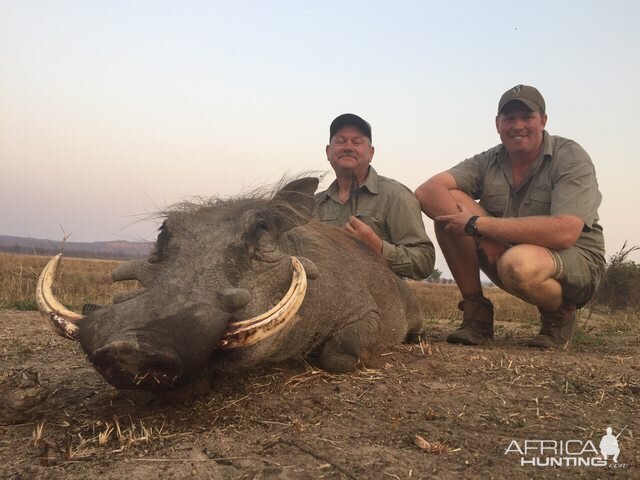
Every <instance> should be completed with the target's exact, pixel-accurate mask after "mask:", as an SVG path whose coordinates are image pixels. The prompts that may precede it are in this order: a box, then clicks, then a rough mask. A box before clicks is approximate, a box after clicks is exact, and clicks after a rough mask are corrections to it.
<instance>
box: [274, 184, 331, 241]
mask: <svg viewBox="0 0 640 480" xmlns="http://www.w3.org/2000/svg"><path fill="white" fill-rule="evenodd" d="M319 183H320V180H318V179H317V178H315V177H305V178H299V179H297V180H294V181H293V182H289V183H287V184H286V185H285V186H284V187H282V189H281V190H280V191H279V192H278V193H276V194H275V196H274V197H273V206H274V208H275V209H276V210H277V211H278V213H279V214H280V220H281V222H282V223H281V227H282V228H283V230H288V229H289V228H293V227H295V226H296V225H303V224H305V223H307V222H308V221H309V220H311V215H312V214H313V208H314V206H315V199H314V197H313V194H314V193H315V191H316V189H317V188H318V184H319Z"/></svg>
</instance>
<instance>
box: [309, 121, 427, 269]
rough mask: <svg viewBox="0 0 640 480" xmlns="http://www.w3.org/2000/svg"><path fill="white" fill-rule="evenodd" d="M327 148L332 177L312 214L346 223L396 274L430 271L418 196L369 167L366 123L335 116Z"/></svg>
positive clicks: (348, 229) (340, 224)
mask: <svg viewBox="0 0 640 480" xmlns="http://www.w3.org/2000/svg"><path fill="white" fill-rule="evenodd" d="M326 153H327V159H328V160H329V162H330V163H331V166H332V167H333V170H334V171H335V173H336V180H335V181H334V182H333V183H332V184H331V185H330V186H329V188H328V189H327V190H325V191H324V192H321V193H319V194H317V195H316V210H315V212H314V214H315V217H316V218H318V219H319V220H320V221H322V222H326V223H330V224H333V225H336V226H340V227H344V228H345V230H346V231H347V232H348V233H350V234H351V235H353V236H355V237H357V238H358V239H360V240H361V241H362V242H363V243H365V244H366V245H368V246H369V247H371V249H372V250H373V251H375V252H377V253H378V254H380V255H382V256H383V257H384V258H385V259H386V260H387V262H388V263H389V267H390V268H391V270H392V271H393V272H395V273H396V274H397V275H399V276H404V277H409V278H413V279H423V278H426V277H428V276H429V275H431V272H432V271H433V265H434V260H435V249H434V247H433V243H432V242H431V240H429V237H428V236H427V233H426V232H425V229H424V223H423V221H422V213H421V212H420V206H419V205H418V201H417V200H416V198H415V196H414V195H413V193H412V192H411V191H410V190H409V189H408V188H407V187H405V186H404V185H402V184H401V183H399V182H396V181H395V180H392V179H390V178H386V177H383V176H381V175H378V174H377V172H376V171H375V170H374V169H373V167H371V165H370V164H371V160H372V159H373V153H374V147H373V145H372V144H371V126H370V125H369V123H367V122H366V121H365V120H363V119H362V118H360V117H359V116H357V115H354V114H351V113H345V114H343V115H340V116H338V117H337V118H336V119H335V120H334V121H333V122H332V123H331V126H330V127H329V145H327V147H326Z"/></svg>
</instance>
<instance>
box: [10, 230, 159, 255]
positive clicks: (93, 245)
mask: <svg viewBox="0 0 640 480" xmlns="http://www.w3.org/2000/svg"><path fill="white" fill-rule="evenodd" d="M152 247H153V243H151V242H129V241H126V240H115V241H111V242H66V243H65V244H64V254H65V255H66V256H68V257H80V258H102V259H111V260H129V259H132V258H141V257H145V256H146V255H148V254H149V252H150V251H151V249H152ZM0 252H8V253H26V254H31V255H56V254H57V253H60V241H54V240H43V239H39V238H25V237H13V236H9V235H0Z"/></svg>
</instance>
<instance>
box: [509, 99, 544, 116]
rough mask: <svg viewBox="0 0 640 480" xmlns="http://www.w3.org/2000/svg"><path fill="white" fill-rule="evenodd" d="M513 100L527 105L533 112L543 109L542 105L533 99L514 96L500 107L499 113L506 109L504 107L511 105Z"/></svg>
mask: <svg viewBox="0 0 640 480" xmlns="http://www.w3.org/2000/svg"><path fill="white" fill-rule="evenodd" d="M511 102H520V103H523V104H524V105H525V107H527V108H528V109H529V110H531V111H532V112H537V111H538V110H540V111H542V109H541V108H540V105H538V104H537V103H535V102H532V101H531V100H527V99H526V98H512V99H511V100H509V101H508V102H506V103H505V104H504V105H502V107H500V110H498V113H500V112H502V110H504V107H506V106H507V105H509V104H510V103H511Z"/></svg>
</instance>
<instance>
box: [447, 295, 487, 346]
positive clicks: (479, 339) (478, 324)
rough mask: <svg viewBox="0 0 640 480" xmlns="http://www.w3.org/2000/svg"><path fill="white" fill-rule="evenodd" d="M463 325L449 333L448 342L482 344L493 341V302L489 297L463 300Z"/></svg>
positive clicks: (461, 304)
mask: <svg viewBox="0 0 640 480" xmlns="http://www.w3.org/2000/svg"><path fill="white" fill-rule="evenodd" d="M458 309H459V310H462V311H463V312H464V313H463V316H462V325H460V327H459V328H458V329H457V330H456V331H455V332H452V333H450V334H449V336H448V337H447V342H449V343H461V344H463V345H482V344H483V343H490V342H493V304H492V303H491V301H490V300H489V299H487V298H482V299H480V300H462V301H461V302H460V303H459V304H458Z"/></svg>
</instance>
